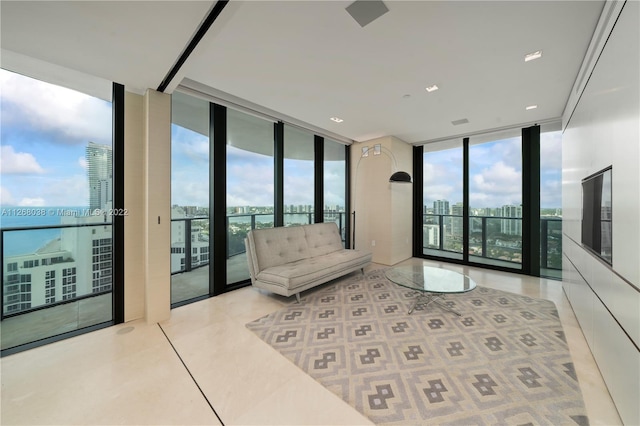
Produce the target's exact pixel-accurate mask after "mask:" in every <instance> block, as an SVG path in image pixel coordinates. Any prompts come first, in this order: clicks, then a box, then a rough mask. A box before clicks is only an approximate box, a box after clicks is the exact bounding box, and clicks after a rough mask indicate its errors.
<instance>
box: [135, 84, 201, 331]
mask: <svg viewBox="0 0 640 426" xmlns="http://www.w3.org/2000/svg"><path fill="white" fill-rule="evenodd" d="M143 116H144V128H143V140H144V187H145V192H144V201H145V202H144V211H145V214H144V254H145V255H144V264H145V319H146V320H147V322H148V323H156V322H160V321H164V320H166V319H168V318H169V317H170V314H171V251H170V247H171V96H170V95H167V94H164V93H160V92H156V91H155V90H151V89H149V90H147V92H146V93H145V95H144V100H143ZM189 255H190V254H187V256H189Z"/></svg>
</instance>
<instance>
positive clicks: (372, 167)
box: [351, 136, 413, 265]
mask: <svg viewBox="0 0 640 426" xmlns="http://www.w3.org/2000/svg"><path fill="white" fill-rule="evenodd" d="M377 144H380V145H381V147H382V148H381V150H382V152H381V154H380V155H374V151H373V147H374V145H377ZM363 147H369V148H370V151H369V155H368V156H367V157H362V148H363ZM412 155H413V150H412V147H411V145H409V144H407V143H406V142H403V141H401V140H400V139H398V138H395V137H392V136H388V137H384V138H379V139H374V140H370V141H367V142H361V143H354V144H352V145H351V170H352V172H351V173H352V178H351V181H352V187H351V191H352V192H351V193H352V194H353V196H352V205H354V207H355V211H356V221H355V232H356V249H363V250H369V251H371V252H372V253H373V262H374V263H380V264H383V265H394V264H396V263H398V262H401V261H403V260H405V259H408V258H410V257H411V254H412V230H411V227H412V221H411V218H412V210H411V209H412V185H411V184H402V183H394V184H392V183H389V177H390V176H391V175H392V174H393V173H394V172H395V171H399V170H403V171H406V172H408V173H409V174H411V172H412V165H413V162H412ZM394 159H395V161H394ZM396 168H397V170H396ZM353 209H354V208H353V207H352V210H351V211H353ZM352 226H353V223H352ZM374 244H375V245H374Z"/></svg>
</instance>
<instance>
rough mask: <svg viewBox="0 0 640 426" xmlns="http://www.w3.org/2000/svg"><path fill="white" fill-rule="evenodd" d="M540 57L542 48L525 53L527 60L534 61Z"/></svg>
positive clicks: (525, 59)
mask: <svg viewBox="0 0 640 426" xmlns="http://www.w3.org/2000/svg"><path fill="white" fill-rule="evenodd" d="M538 58H542V50H536V51H535V52H531V53H529V54H527V55H524V61H525V62H529V61H533V60H534V59H538Z"/></svg>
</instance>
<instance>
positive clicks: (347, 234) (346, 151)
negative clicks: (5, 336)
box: [344, 145, 351, 248]
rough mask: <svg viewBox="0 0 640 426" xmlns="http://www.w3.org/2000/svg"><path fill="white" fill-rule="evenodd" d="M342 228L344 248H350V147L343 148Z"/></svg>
mask: <svg viewBox="0 0 640 426" xmlns="http://www.w3.org/2000/svg"><path fill="white" fill-rule="evenodd" d="M344 161H345V163H344V166H345V170H344V206H345V213H344V228H345V244H344V246H345V248H351V184H350V182H351V147H350V146H349V145H345V146H344Z"/></svg>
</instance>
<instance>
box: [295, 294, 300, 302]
mask: <svg viewBox="0 0 640 426" xmlns="http://www.w3.org/2000/svg"><path fill="white" fill-rule="evenodd" d="M296 300H297V301H298V303H300V293H296Z"/></svg>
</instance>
